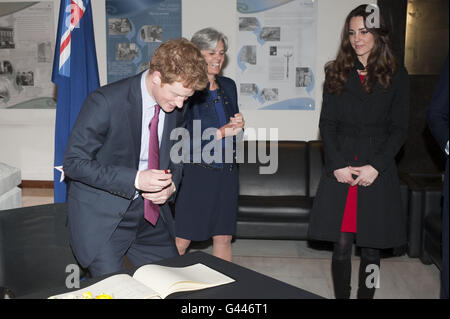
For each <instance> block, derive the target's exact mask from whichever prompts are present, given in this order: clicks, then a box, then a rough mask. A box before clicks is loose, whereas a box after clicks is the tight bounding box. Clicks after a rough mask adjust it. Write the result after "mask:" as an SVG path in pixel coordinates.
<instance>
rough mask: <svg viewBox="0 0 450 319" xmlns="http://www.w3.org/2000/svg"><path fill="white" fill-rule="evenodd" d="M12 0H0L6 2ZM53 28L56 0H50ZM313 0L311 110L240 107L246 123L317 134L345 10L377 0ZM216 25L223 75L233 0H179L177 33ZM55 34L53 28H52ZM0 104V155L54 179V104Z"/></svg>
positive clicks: (100, 19) (101, 22)
mask: <svg viewBox="0 0 450 319" xmlns="http://www.w3.org/2000/svg"><path fill="white" fill-rule="evenodd" d="M8 1H11V0H0V2H8ZM52 1H53V3H54V13H55V32H56V29H57V21H58V12H59V2H60V1H59V0H52ZM316 1H318V23H317V28H318V30H317V37H318V39H317V61H316V63H317V64H316V71H315V74H316V81H317V86H316V90H315V94H316V96H315V98H316V110H314V111H250V110H242V113H243V114H244V117H245V120H246V126H247V127H253V128H271V127H276V128H278V138H279V140H312V139H317V138H318V137H319V132H318V127H317V126H318V121H319V115H320V106H321V100H322V82H323V80H324V74H323V66H324V64H325V63H326V62H327V61H329V60H331V59H333V57H334V56H335V54H336V51H337V47H338V43H339V39H340V32H341V29H342V25H343V22H344V19H345V16H346V15H347V13H348V12H349V11H350V10H351V9H353V8H354V7H356V6H357V5H359V4H362V3H376V0H316ZM92 11H93V13H92V14H93V18H94V30H95V41H96V47H97V59H98V66H99V72H100V83H101V84H102V85H103V84H106V79H107V75H106V25H105V23H106V20H105V0H95V1H92ZM207 26H211V27H215V28H216V29H218V30H220V31H222V32H223V33H225V34H226V35H227V36H228V38H229V42H230V43H229V47H230V48H229V50H228V64H227V66H226V68H225V69H224V72H223V73H224V75H225V76H228V77H231V78H235V72H236V60H237V59H236V32H237V18H236V0H182V35H183V36H184V37H186V38H188V39H190V37H191V36H192V34H193V33H194V32H195V31H197V30H199V29H201V28H203V27H207ZM55 36H56V34H55ZM10 112H12V111H11V110H2V109H0V161H1V162H4V163H6V164H9V165H12V166H15V167H19V168H20V169H21V170H22V179H24V180H53V151H54V145H53V143H54V121H55V111H54V110H14V111H13V112H16V113H15V114H14V117H11V113H10Z"/></svg>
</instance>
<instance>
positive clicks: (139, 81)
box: [63, 39, 208, 277]
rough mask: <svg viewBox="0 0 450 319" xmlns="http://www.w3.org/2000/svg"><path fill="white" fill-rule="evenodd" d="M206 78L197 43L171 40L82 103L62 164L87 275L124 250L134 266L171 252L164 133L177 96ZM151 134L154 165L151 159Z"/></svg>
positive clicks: (112, 264)
mask: <svg viewBox="0 0 450 319" xmlns="http://www.w3.org/2000/svg"><path fill="white" fill-rule="evenodd" d="M207 82H208V79H207V75H206V65H205V62H204V58H203V56H202V55H201V53H200V51H199V50H198V49H197V47H196V46H195V45H193V44H192V43H191V42H189V41H188V40H186V39H177V40H170V41H167V42H165V43H163V44H162V45H161V46H159V47H158V48H157V49H156V50H155V53H154V55H153V57H152V59H151V61H150V68H149V70H147V71H145V72H143V73H141V74H138V75H136V76H133V77H130V78H126V79H124V80H121V81H118V82H115V83H112V84H109V85H106V86H103V87H101V88H99V89H98V90H96V91H94V92H93V93H91V94H90V95H89V96H88V97H87V99H86V101H85V102H84V105H83V107H82V109H81V111H80V113H79V115H78V118H77V121H76V123H75V125H74V127H73V130H72V132H71V135H70V137H69V140H68V144H67V148H66V152H65V154H64V164H63V165H64V173H65V175H66V176H67V177H68V178H69V186H68V227H69V231H70V242H71V245H72V249H73V251H74V254H75V256H76V257H77V260H78V261H79V263H80V264H81V266H82V267H85V268H88V269H89V272H90V273H91V275H92V276H94V277H95V276H100V275H103V274H107V273H112V272H117V271H120V270H122V269H124V267H125V266H124V265H125V264H124V258H123V257H124V256H126V257H127V259H128V260H129V261H130V262H131V263H132V264H133V266H136V267H138V266H140V265H143V264H147V263H150V262H153V261H156V260H160V259H163V258H168V257H173V256H175V255H178V253H177V249H176V246H175V237H174V225H173V217H172V214H171V210H170V207H169V205H168V201H170V200H173V198H174V197H175V195H174V194H175V192H176V189H177V188H178V185H179V183H180V179H181V171H182V167H181V166H180V165H179V164H174V163H173V162H172V161H171V159H170V149H171V147H172V145H173V144H174V141H172V140H171V139H170V133H171V131H172V130H173V129H175V128H176V127H179V126H182V125H183V116H182V114H181V108H182V107H183V104H184V101H185V100H186V99H187V98H188V97H190V96H191V95H192V94H193V93H194V92H195V90H202V89H203V88H205V87H206V84H207ZM160 110H161V111H160ZM152 118H153V120H155V119H156V120H157V121H156V129H155V130H154V131H152V130H151V129H150V130H149V123H150V120H151V119H152ZM153 120H152V123H153ZM151 132H153V133H154V134H153V135H152V133H151ZM156 132H157V134H155V133H156ZM156 135H158V136H157V137H158V139H157V140H156V143H159V154H157V156H159V165H158V163H156V164H155V165H156V166H154V165H153V163H152V165H153V166H150V161H151V159H152V158H154V157H153V156H154V155H155V153H158V147H157V145H158V144H151V143H152V142H151V139H152V138H156ZM149 139H150V143H149ZM149 144H150V146H149ZM152 145H153V146H155V147H152ZM156 158H157V157H156ZM153 161H154V162H157V161H158V160H157V159H155V160H153ZM149 167H156V168H153V169H149ZM144 198H145V199H146V200H148V201H149V202H151V203H153V204H151V203H150V204H149V205H154V206H155V207H156V209H157V210H158V211H159V215H156V216H157V217H156V220H153V219H148V218H147V213H146V215H145V218H144ZM155 204H156V205H155ZM158 207H159V208H158ZM149 220H151V221H149Z"/></svg>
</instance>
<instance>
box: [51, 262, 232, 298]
mask: <svg viewBox="0 0 450 319" xmlns="http://www.w3.org/2000/svg"><path fill="white" fill-rule="evenodd" d="M233 281H235V280H234V279H232V278H230V277H228V276H226V275H224V274H222V273H220V272H218V271H216V270H214V269H211V268H209V267H208V266H205V265H203V264H195V265H191V266H187V267H166V266H160V265H153V264H151V265H144V266H142V267H139V268H138V269H137V270H136V271H135V272H134V274H133V277H131V276H130V275H127V274H119V275H113V276H111V277H108V278H106V279H103V280H101V281H99V282H97V283H95V284H93V285H91V286H89V287H86V288H83V289H80V290H76V291H71V292H68V293H64V294H60V295H55V296H52V297H50V298H49V299H90V298H96V297H97V298H102V297H103V298H107V297H112V298H114V299H159V298H162V299H164V298H166V297H167V296H168V295H170V294H172V293H175V292H179V291H189V290H199V289H204V288H209V287H214V286H219V285H224V284H228V283H231V282H233Z"/></svg>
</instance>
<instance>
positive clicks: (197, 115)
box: [175, 77, 239, 241]
mask: <svg viewBox="0 0 450 319" xmlns="http://www.w3.org/2000/svg"><path fill="white" fill-rule="evenodd" d="M224 79H226V80H225V81H226V82H225V83H223V81H224ZM218 83H219V85H220V88H219V89H218V90H215V91H210V90H209V88H207V90H206V91H204V92H203V94H198V95H195V96H194V97H193V101H192V102H191V105H189V106H186V107H189V110H188V111H187V112H188V116H187V128H188V130H189V131H190V134H191V138H192V137H193V132H192V131H193V121H194V120H201V128H202V133H203V131H204V130H205V129H208V128H211V127H213V128H219V127H221V126H223V125H225V124H226V123H227V122H228V120H227V119H229V117H231V116H234V114H235V113H238V112H239V110H238V107H237V99H236V95H235V93H236V86H235V84H234V81H232V80H231V79H227V78H223V77H221V78H220V79H218ZM224 84H225V85H224ZM227 84H228V85H227ZM230 84H231V85H230ZM205 95H206V96H205ZM232 139H233V138H232ZM233 140H235V139H233ZM208 143H210V141H202V145H201V149H203V148H204V147H205V146H206V145H207V144H208ZM221 144H222V157H221V160H219V161H213V162H212V163H207V162H206V161H204V158H203V157H202V159H201V161H195V160H194V158H193V153H195V152H196V150H194V149H193V148H191V161H190V162H189V163H184V166H183V178H182V181H181V185H180V189H179V191H178V196H177V199H176V203H175V229H176V236H177V237H180V238H184V239H189V240H193V241H203V240H207V239H209V238H211V237H213V236H215V235H234V234H235V233H236V216H237V210H238V185H239V180H238V178H239V177H238V167H237V165H236V162H235V158H234V156H233V161H232V162H231V163H227V161H225V139H223V140H222V143H221ZM192 145H193V143H192V141H191V146H192ZM234 145H235V144H233V150H235V146H234ZM197 151H199V150H197Z"/></svg>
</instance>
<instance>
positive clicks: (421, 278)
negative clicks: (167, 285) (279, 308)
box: [22, 188, 440, 299]
mask: <svg viewBox="0 0 450 319" xmlns="http://www.w3.org/2000/svg"><path fill="white" fill-rule="evenodd" d="M22 196H23V197H22V201H23V206H33V205H42V204H48V203H53V190H52V189H45V188H24V189H22ZM191 250H203V251H205V252H208V253H212V249H211V245H209V244H208V243H206V244H203V245H199V244H194V245H193V248H192V249H191ZM233 262H235V263H237V264H239V265H241V266H244V267H247V268H249V269H252V270H255V271H257V272H260V273H262V274H265V275H268V276H270V277H273V278H276V279H278V280H281V281H284V282H287V283H289V284H291V285H293V286H297V287H300V288H303V289H306V290H308V291H311V292H313V293H315V294H318V295H320V296H323V297H326V298H334V293H333V284H332V279H331V272H330V265H331V252H330V251H323V250H321V251H318V250H314V249H311V248H309V247H307V245H306V242H303V241H285V240H243V239H237V240H235V241H234V242H233ZM358 265H359V258H358V257H356V256H355V257H354V258H353V259H352V268H353V270H354V271H353V274H352V287H356V286H357V269H358ZM439 277H440V273H439V270H438V269H437V268H436V267H435V266H434V265H424V264H422V263H421V262H420V260H419V259H417V258H409V257H407V256H402V257H395V258H384V259H382V260H381V268H380V288H379V289H378V290H377V292H376V294H375V298H376V299H437V298H438V297H439V282H440V279H439ZM355 294H356V290H355V289H353V290H352V298H354V297H355Z"/></svg>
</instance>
